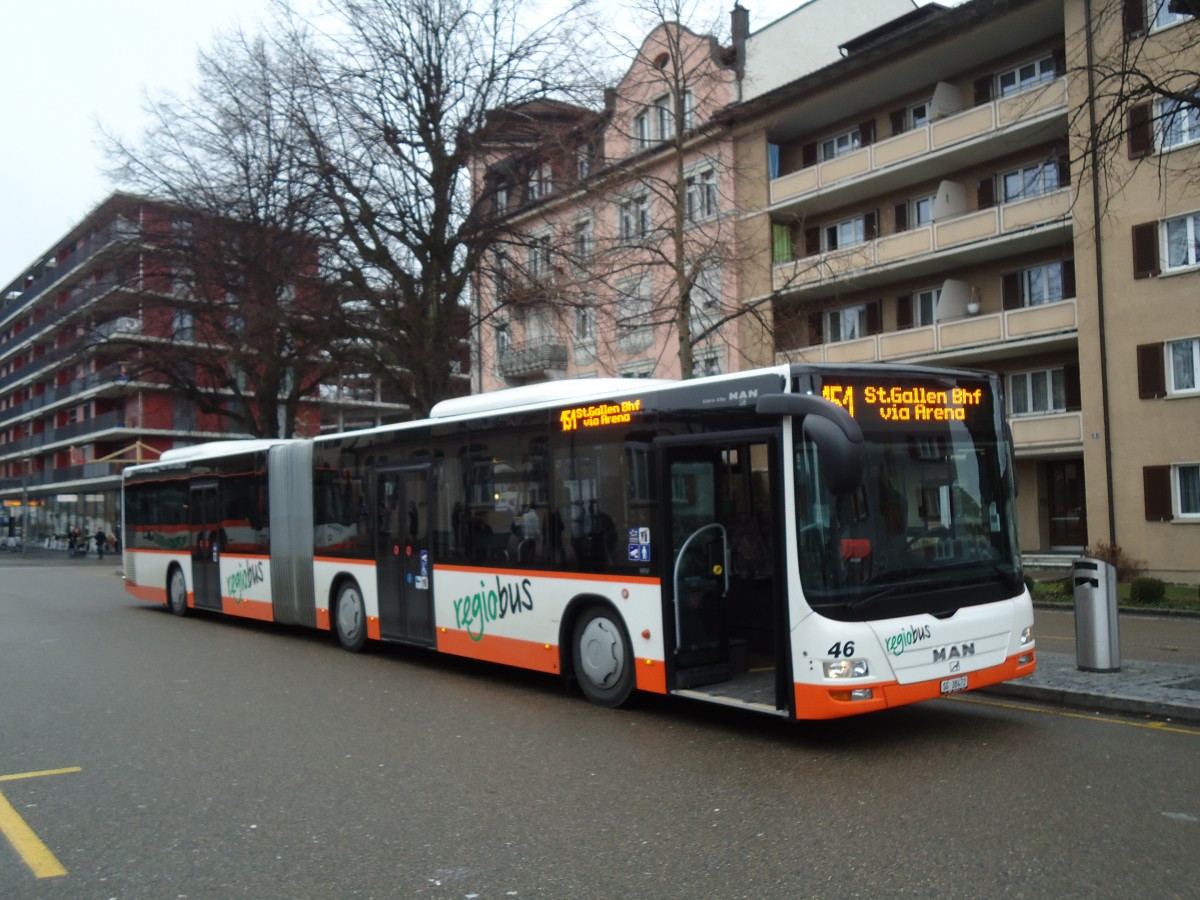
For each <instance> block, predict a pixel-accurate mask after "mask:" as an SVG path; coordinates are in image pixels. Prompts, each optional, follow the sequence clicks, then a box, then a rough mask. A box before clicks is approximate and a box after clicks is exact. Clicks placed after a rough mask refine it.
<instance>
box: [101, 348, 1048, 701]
mask: <svg viewBox="0 0 1200 900" xmlns="http://www.w3.org/2000/svg"><path fill="white" fill-rule="evenodd" d="M1002 409H1003V402H1002V398H1001V395H1000V383H999V380H998V378H997V377H996V376H994V375H988V374H984V373H979V372H971V371H966V370H951V369H934V368H928V367H919V366H884V365H875V366H869V367H862V366H858V367H854V366H833V365H821V366H814V365H791V366H778V367H775V368H770V369H762V370H757V371H753V372H745V373H739V374H734V375H724V376H715V377H711V378H702V379H696V380H692V381H684V382H665V381H644V380H628V379H599V380H577V381H557V382H550V383H545V384H539V385H533V386H529V387H522V388H513V389H510V390H506V391H499V392H496V393H493V394H483V395H475V396H470V397H464V398H461V399H455V400H448V401H445V402H443V403H441V404H439V405H438V406H437V407H435V409H434V410H433V413H432V415H431V416H430V417H429V418H428V419H425V420H422V421H415V422H408V423H404V424H398V425H393V426H386V427H381V428H376V429H370V430H365V431H357V432H351V433H346V434H338V435H331V436H323V437H319V438H315V439H312V440H291V441H232V442H229V441H227V442H220V443H216V444H206V445H200V446H196V447H192V448H186V449H182V450H175V451H169V452H167V453H164V454H163V458H162V459H161V460H160V461H157V462H155V463H153V464H150V465H142V466H137V467H133V468H130V469H128V470H126V473H125V505H124V516H125V522H124V534H125V537H126V544H125V577H126V583H127V586H128V590H129V591H130V592H131V593H132V594H133V595H134V596H136V597H139V598H141V599H143V600H146V601H149V602H157V603H164V604H166V606H168V607H169V608H170V609H171V610H172V611H173V612H175V613H176V614H178V615H184V614H186V613H188V612H189V611H191V610H193V609H207V610H214V611H219V612H223V613H226V614H229V615H235V616H247V617H250V618H255V619H263V620H267V621H272V622H280V623H289V624H300V625H306V626H310V627H313V628H319V629H325V630H329V631H332V632H333V633H334V634H336V636H337V639H338V641H339V642H340V643H341V645H342V646H343V647H345V648H346V649H347V650H352V651H357V650H361V649H362V648H363V647H364V646H365V645H366V643H367V642H368V641H370V640H375V641H396V642H400V643H404V644H410V645H415V646H418V647H426V648H429V649H430V650H436V651H438V652H442V653H451V654H456V655H460V656H467V657H472V658H475V659H479V660H486V661H491V662H494V663H503V664H506V665H512V666H520V667H522V668H527V669H534V670H537V671H541V672H547V673H555V674H557V675H561V676H565V677H567V678H569V679H572V680H573V681H575V682H577V683H578V685H579V686H580V688H581V689H582V691H583V693H584V694H585V695H586V696H587V697H588V698H589V699H590V700H592V701H594V702H596V703H599V704H602V705H605V706H619V705H621V704H622V703H624V702H625V701H626V700H627V699H629V697H630V696H631V695H632V694H633V693H634V692H635V691H637V690H641V691H647V692H652V693H658V694H677V695H681V696H685V697H690V698H694V699H697V700H704V701H709V702H712V703H721V704H727V705H733V706H738V707H742V708H746V709H751V710H758V711H761V712H765V713H769V714H772V715H778V716H783V717H788V718H795V719H818V718H832V717H837V716H846V715H852V714H855V713H861V712H867V711H870V710H879V709H884V708H888V707H893V706H898V705H902V704H906V703H911V702H915V701H918V700H923V699H927V698H933V697H938V696H942V695H946V694H952V693H956V692H959V691H963V690H970V689H973V688H977V687H981V686H983V685H988V684H994V683H996V682H999V681H1003V680H1006V679H1010V678H1015V677H1019V676H1022V675H1025V674H1028V673H1030V672H1032V671H1033V669H1034V666H1035V664H1036V662H1035V651H1034V640H1033V611H1032V605H1031V602H1030V598H1029V594H1028V592H1027V591H1026V589H1025V586H1024V583H1023V579H1022V572H1021V566H1020V555H1019V552H1018V545H1017V540H1016V533H1015V522H1014V510H1013V496H1014V472H1013V454H1012V447H1011V444H1010V441H1009V439H1008V436H1007V435H1008V432H1007V428H1006V425H1005V421H1004V417H1003V414H1002Z"/></svg>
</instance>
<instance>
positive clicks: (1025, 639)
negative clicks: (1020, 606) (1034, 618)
mask: <svg viewBox="0 0 1200 900" xmlns="http://www.w3.org/2000/svg"><path fill="white" fill-rule="evenodd" d="M1032 643H1033V626H1032V625H1026V626H1025V627H1024V628H1023V629H1021V646H1022V647H1028V646H1029V645H1030V644H1032Z"/></svg>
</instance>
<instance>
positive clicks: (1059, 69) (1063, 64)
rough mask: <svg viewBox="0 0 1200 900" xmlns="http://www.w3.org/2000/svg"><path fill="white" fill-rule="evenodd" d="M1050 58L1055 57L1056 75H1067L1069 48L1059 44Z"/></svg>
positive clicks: (1052, 51) (1051, 52)
mask: <svg viewBox="0 0 1200 900" xmlns="http://www.w3.org/2000/svg"><path fill="white" fill-rule="evenodd" d="M1050 56H1051V57H1053V59H1054V74H1055V75H1066V74H1067V48H1066V47H1064V46H1063V45H1062V44H1059V45H1058V46H1057V47H1055V48H1054V49H1053V50H1051V51H1050Z"/></svg>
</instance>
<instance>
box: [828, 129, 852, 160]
mask: <svg viewBox="0 0 1200 900" xmlns="http://www.w3.org/2000/svg"><path fill="white" fill-rule="evenodd" d="M861 146H862V133H861V132H860V131H859V129H857V128H856V129H854V130H853V131H847V132H846V133H845V134H839V135H838V136H837V137H831V138H829V139H827V140H824V141H821V159H822V160H829V159H837V158H838V157H839V156H845V155H846V154H847V153H853V152H854V151H855V150H857V149H858V148H859V147H861Z"/></svg>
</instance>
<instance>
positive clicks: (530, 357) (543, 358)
mask: <svg viewBox="0 0 1200 900" xmlns="http://www.w3.org/2000/svg"><path fill="white" fill-rule="evenodd" d="M498 368H499V371H500V374H501V375H502V376H503V377H505V378H552V377H555V376H556V375H560V374H561V373H563V372H565V371H566V369H567V345H566V344H565V343H563V342H561V341H560V340H559V339H558V338H557V337H554V336H551V337H547V338H544V339H542V340H534V341H526V342H524V343H521V344H512V345H510V346H509V347H508V348H507V349H505V350H502V351H501V352H500V360H499V366H498Z"/></svg>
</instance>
